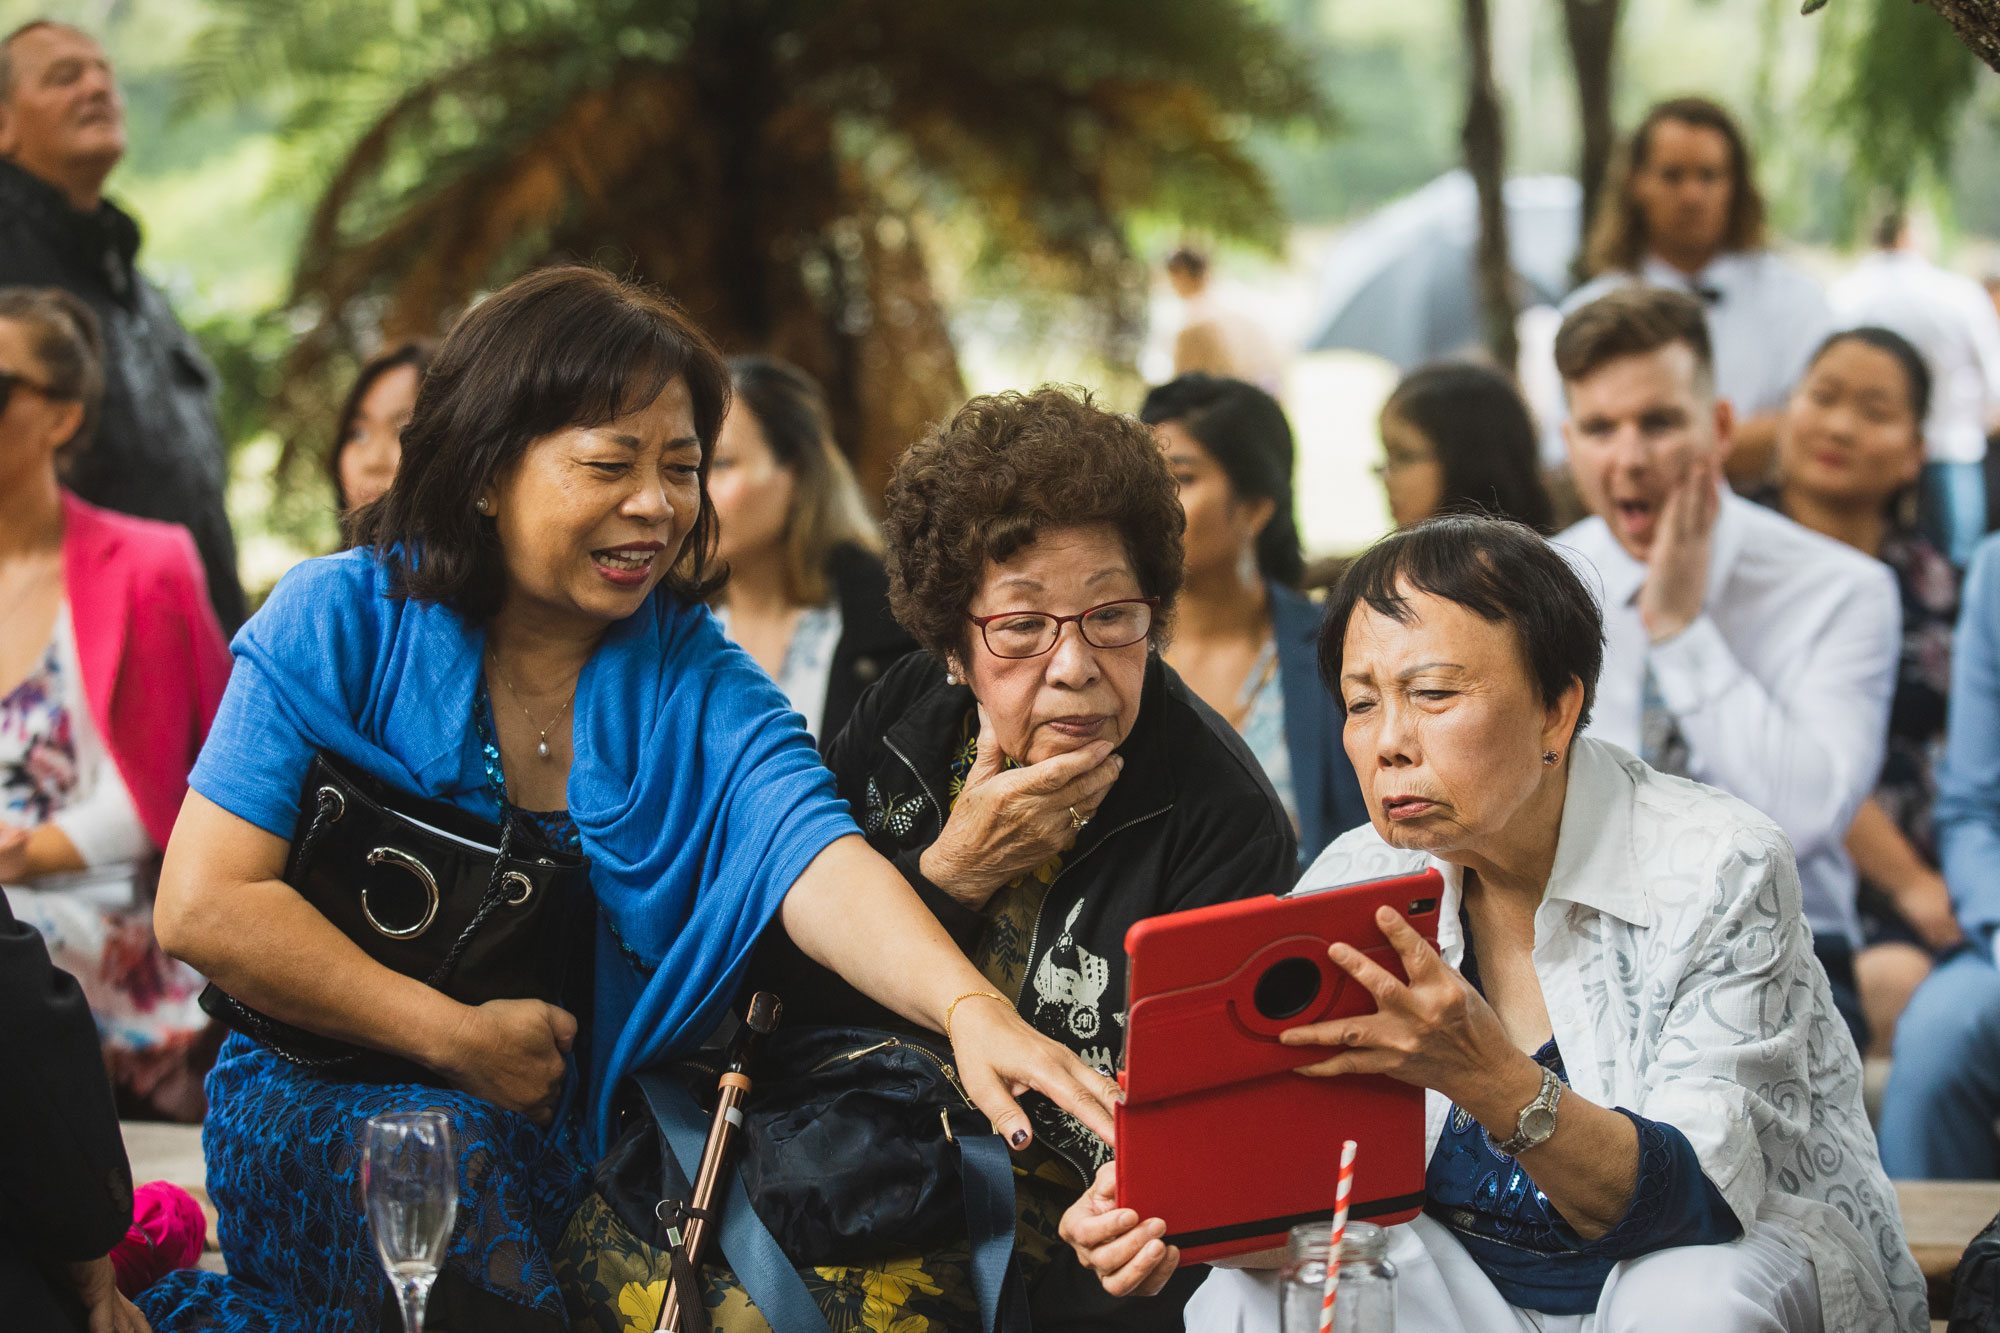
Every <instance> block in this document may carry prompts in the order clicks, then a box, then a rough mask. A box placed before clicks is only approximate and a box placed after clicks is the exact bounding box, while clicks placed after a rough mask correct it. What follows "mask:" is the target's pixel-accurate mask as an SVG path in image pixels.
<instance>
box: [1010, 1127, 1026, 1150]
mask: <svg viewBox="0 0 2000 1333" xmlns="http://www.w3.org/2000/svg"><path fill="white" fill-rule="evenodd" d="M1007 1142H1009V1143H1011V1144H1013V1145H1014V1146H1015V1147H1016V1148H1025V1147H1027V1146H1028V1131H1027V1130H1025V1129H1017V1130H1015V1131H1014V1136H1013V1137H1012V1138H1010V1139H1008V1140H1007Z"/></svg>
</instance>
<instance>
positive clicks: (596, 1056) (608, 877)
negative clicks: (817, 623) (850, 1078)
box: [188, 550, 857, 1155]
mask: <svg viewBox="0 0 2000 1333" xmlns="http://www.w3.org/2000/svg"><path fill="white" fill-rule="evenodd" d="M484 648H485V633H484V631H482V630H480V629H477V628H474V627H471V626H468V625H467V624H466V623H465V622H464V621H463V620H462V619H460V617H459V616H458V614H457V613H456V612H454V611H453V610H451V609H450V608H449V607H447V606H443V605H440V604H437V603H426V602H416V601H406V600H400V599H397V598H393V597H390V596H388V595H387V575H386V573H385V571H384V570H383V568H382V567H381V565H380V564H379V563H378V562H377V561H376V560H375V559H374V558H373V556H372V555H371V554H370V553H369V552H367V551H363V550H356V551H347V552H343V553H342V554H340V555H335V556H328V557H326V558H324V559H319V560H309V561H306V562H305V563H304V564H302V565H299V566H298V567H297V568H295V569H294V570H292V572H291V573H289V574H287V575H286V576H285V577H284V578H283V579H282V580H281V581H280V582H279V584H278V586H277V588H276V589H275V590H273V592H272V593H271V596H270V598H269V600H267V601H266V602H265V603H264V606H263V607H262V609H260V610H259V611H258V612H257V614H256V615H255V616H253V617H252V618H251V619H250V621H249V622H248V623H247V624H245V625H244V627H243V629H242V630H241V631H240V632H239V633H238V634H237V636H236V640H235V642H234V643H233V644H232V645H231V651H232V652H234V654H235V656H236V668H235V671H234V673H233V675H232V676H231V678H230V682H229V688H228V691H227V693H226V694H225V695H224V696H223V700H222V705H221V708H220V710H219V711H218V713H217V715H216V719H215V723H214V725H213V726H212V728H211V729H210V732H209V736H208V741H207V744H206V745H205V746H204V747H203V749H202V752H201V757H200V759H199V760H198V761H197V762H196V764H195V768H194V772H193V773H192V774H191V775H190V776H189V779H188V781H189V785H190V786H192V787H193V788H194V789H195V790H197V791H199V792H200V793H201V794H202V795H203V796H206V797H207V798H208V799H209V800H211V801H214V802H215V803H216V804H217V805H219V806H221V807H222V808H223V809H225V810H228V811H230V812H231V813H233V814H235V815H237V816H239V817H240V818H243V819H246V820H248V821H249V822H250V823H252V824H255V825H257V826H258V827H259V828H262V829H264V830H266V831H268V832H270V833H273V834H275V835H277V836H278V837H281V838H287V839H288V838H290V837H291V835H292V831H293V828H294V826H295V824H296V821H297V819H298V801H299V787H300V783H301V781H302V780H303V776H304V771H305V766H306V764H307V762H308V761H309V760H310V758H311V756H312V752H313V751H314V750H315V749H325V750H329V751H332V752H333V753H335V754H338V755H340V756H341V757H342V758H344V759H347V760H349V761H350V762H352V763H355V764H357V765H359V766H360V767H362V768H364V769H366V770H367V771H368V772H370V773H372V774H374V775H375V776H376V777H378V778H380V779H382V780H383V781H385V782H389V783H392V784H394V785H396V786H398V787H401V788H402V789H404V790H407V791H413V792H416V793H418V794H420V795H424V796H429V797H433V798H436V799H439V800H446V801H450V802H453V803H454V804H457V805H460V806H462V807H464V808H465V809H467V810H471V811H474V812H475V813H478V814H480V815H483V816H485V817H488V818H491V817H492V816H493V814H494V810H493V802H492V799H491V797H490V796H489V795H488V793H487V789H486V783H485V768H484V759H483V756H482V754H481V752H480V747H479V743H478V740H477V737H476V735H475V731H474V728H473V725H472V707H473V699H474V692H475V690H476V688H477V686H478V683H479V677H480V671H481V658H482V654H483V652H484ZM573 725H574V746H575V762H574V764H573V765H572V767H571V769H570V776H569V789H568V790H569V813H570V816H571V818H573V819H574V820H575V821H576V826H577V829H578V831H579V833H580V834H581V835H582V841H583V850H584V851H585V852H586V853H587V854H588V855H589V857H590V862H591V871H590V882H591V887H592V889H593V891H594V892H595V894H596V896H597V900H598V903H599V905H600V907H601V915H600V926H599V930H598V942H597V985H596V993H595V1002H594V1015H593V1033H592V1046H591V1051H592V1057H593V1058H592V1059H591V1060H590V1061H589V1062H588V1067H589V1069H590V1070H591V1086H590V1087H589V1088H588V1089H586V1090H585V1092H586V1095H587V1097H588V1100H587V1102H586V1106H587V1107H588V1117H587V1119H586V1121H585V1126H584V1127H585V1131H586V1133H585V1146H586V1149H587V1150H588V1151H590V1152H591V1153H592V1154H593V1155H595V1154H596V1153H597V1152H599V1151H601V1148H602V1145H603V1144H604V1142H605V1141H606V1138H605V1136H606V1135H607V1134H608V1132H609V1129H610V1101H611V1095H610V1094H611V1092H612V1091H613V1090H614V1089H616V1088H617V1086H618V1083H619V1081H620V1079H622V1078H623V1077H624V1076H625V1075H627V1074H629V1073H630V1072H632V1071H633V1070H635V1069H639V1068H643V1067H644V1066H646V1065H648V1064H650V1063H652V1062H654V1061H656V1060H660V1059H664V1058H671V1057H673V1056H675V1055H678V1054H681V1053H683V1052H685V1051H687V1050H689V1049H691V1048H693V1047H695V1046H697V1045H698V1044H699V1043H700V1042H701V1040H702V1038H703V1037H705V1036H706V1035H707V1034H708V1033H709V1032H710V1031H711V1030H712V1029H713V1028H714V1026H715V1023H716V1022H717V1020H718V1019H719V1018H720V1016H721V1013H722V1010H723V1008H724V1006H725V1005H727V1003H728V1002H729V1000H730V999H731V998H732V995H733V992H734V988H735V986H736V984H737V982H738V979H739V976H740V974H741V970H742V967H743V965H744V963H745V962H746V961H747V959H748V957H749V954H750V951H751V949H752V948H753V947H754V945H755V944H756V941H757V937H758V935H759V934H760V933H761V932H762V931H763V929H764V927H765V926H766V925H767V924H768V923H769V922H770V920H771V918H772V916H773V915H774V914H775V913H776V912H777V910H778V905H779V903H780V902H781V901H782V900H783V898H784V896H785V893H786V891H787V890H789V889H790V888H791V886H792V883H793V881H795V880H796V879H797V878H798V876H799V874H800V872H802V871H803V870H804V869H805V867H806V866H807V865H808V864H809V863H810V862H811V861H812V859H813V858H814V857H815V856H817V855H819V853H820V852H821V851H822V850H824V849H825V847H826V846H827V845H828V844H829V843H831V842H833V841H834V840H835V839H837V838H840V837H842V836H844V835H846V834H849V833H855V832H857V830H856V828H855V825H854V821H853V820H852V818H851V817H850V816H849V814H848V811H847V805H846V803H845V802H844V801H842V800H841V799H840V798H839V797H837V796H836V795H835V794H834V789H833V779H832V777H831V775H829V774H828V773H827V771H826V769H825V768H824V767H823V766H822V765H821V763H820V761H819V756H818V755H817V753H816V752H815V751H814V749H813V745H812V742H811V740H810V739H809V738H808V737H807V735H806V732H805V729H804V726H803V725H802V723H801V720H800V718H799V717H798V715H797V714H795V713H794V712H792V710H791V708H790V706H789V705H788V704H787V703H786V701H785V696H784V695H783V694H782V693H781V692H780V691H779V690H778V688H777V686H776V685H774V684H772V683H771V680H770V678H769V677H767V676H766V675H765V674H764V673H763V672H762V671H761V670H759V669H758V667H757V665H756V664H755V663H754V662H753V661H752V660H751V659H750V657H749V655H748V654H746V653H744V652H743V651H742V650H741V649H739V648H737V647H735V646H734V645H732V644H730V643H729V642H728V641H727V640H726V639H725V638H724V637H723V635H722V632H721V630H720V628H719V627H718V626H717V625H716V623H715V619H714V617H713V616H711V615H710V614H709V612H708V610H707V609H706V608H705V607H699V606H688V605H685V604H683V603H682V602H681V601H680V600H679V599H677V598H676V597H674V596H673V595H672V594H671V593H668V592H665V591H662V592H658V593H656V594H654V596H653V597H652V598H651V599H650V600H649V601H648V602H647V604H646V605H645V606H644V607H642V608H641V609H640V610H639V612H638V613H637V614H635V615H633V616H631V617H630V618H628V619H626V620H624V621H621V622H619V623H617V624H615V625H613V626H612V627H611V629H610V631H609V632H608V633H607V634H606V635H605V638H604V641H603V643H602V644H601V645H600V646H599V648H598V650H597V652H596V653H595V655H593V656H592V658H591V659H590V661H589V663H588V664H587V665H586V666H585V667H584V669H583V674H582V676H581V677H580V678H579V680H578V681H577V690H576V703H575V718H574V724H573ZM606 921H608V923H609V925H610V927H611V928H612V929H615V930H616V932H617V939H618V940H622V941H623V943H624V944H625V945H626V946H627V947H628V948H629V949H630V950H631V951H632V952H634V953H636V954H637V955H638V957H639V959H640V961H641V962H642V963H643V964H644V967H645V969H646V970H645V973H644V975H642V974H641V973H640V972H639V971H637V970H635V969H634V968H633V967H632V965H631V964H630V963H629V962H628V961H627V960H626V959H625V958H624V957H622V956H621V954H620V951H619V949H618V947H617V943H616V941H614V940H613V939H612V937H611V935H610V933H609V931H607V930H606V929H605V928H604V923H605V922H606Z"/></svg>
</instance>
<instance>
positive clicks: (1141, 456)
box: [882, 385, 1187, 661]
mask: <svg viewBox="0 0 2000 1333" xmlns="http://www.w3.org/2000/svg"><path fill="white" fill-rule="evenodd" d="M883 507H884V511H885V512H884V515H883V523H882V526H883V529H884V531H885V532H886V534H887V536H888V539H889V543H888V551H887V553H886V560H885V563H886V564H887V566H888V569H889V609H890V611H892V612H893V613H894V614H895V617H896V620H897V622H898V623H899V624H901V625H902V626H903V628H904V629H906V630H908V631H909V632H910V637H912V638H914V639H915V640H916V641H917V642H918V643H920V644H922V645H923V647H924V648H925V649H926V650H927V651H929V652H930V654H931V655H932V656H933V657H936V658H938V659H939V660H940V661H948V660H949V659H950V657H951V656H952V655H953V654H954V653H961V652H963V650H964V649H965V646H966V644H967V642H968V640H967V637H966V636H967V632H968V630H969V627H970V626H969V622H968V621H967V620H966V618H965V617H966V612H967V610H968V609H969V608H970V607H971V605H972V599H973V597H974V596H975V595H977V593H978V591H979V584H980V581H981V580H982V579H984V578H985V576H986V562H987V561H988V560H992V561H994V562H996V563H1004V562H1005V561H1007V560H1009V559H1011V558H1012V557H1013V556H1014V555H1015V554H1016V553H1018V552H1020V551H1021V550H1023V549H1025V548H1026V547H1029V546H1032V545H1034V543H1035V541H1036V540H1037V539H1038V538H1039V537H1041V535H1042V534H1043V533H1046V532H1052V531H1055V530H1057V529H1059V528H1071V527H1080V526H1082V525H1084V524H1088V523H1109V524H1110V525H1111V526H1112V527H1114V528H1116V529H1117V530H1118V536H1119V538H1120V540H1121V541H1122V543H1123V545H1124V547H1125V556H1126V558H1127V559H1128V560H1130V561H1131V562H1132V572H1133V573H1134V574H1135V575H1137V576H1138V580H1139V591H1140V592H1141V593H1142V594H1144V595H1145V596H1147V597H1157V598H1159V600H1160V606H1159V610H1158V611H1157V612H1156V613H1155V614H1154V616H1153V632H1152V635H1151V638H1152V643H1153V647H1154V648H1156V649H1157V648H1159V647H1160V646H1161V645H1162V644H1164V643H1165V642H1166V637H1167V633H1168V629H1169V626H1170V624H1171V622H1172V618H1173V607H1174V599H1175V598H1177V597H1178V596H1180V591H1181V578H1182V569H1181V561H1182V558H1183V557H1182V551H1181V533H1182V531H1183V529H1185V528H1186V526H1187V518H1186V516H1185V515H1184V514H1183V513H1182V512H1181V500H1180V488H1179V487H1177V486H1175V485H1174V479H1173V476H1172V474H1170V473H1169V472H1168V471H1167V460H1166V457H1165V456H1164V455H1163V454H1161V452H1160V447H1159V445H1158V444H1156V443H1155V442H1154V440H1153V432H1152V431H1151V430H1149V429H1147V428H1146V427H1145V426H1144V425H1142V424H1141V423H1140V422H1138V421H1137V420H1135V419H1134V418H1132V417H1128V416H1120V415H1118V414H1116V413H1113V412H1106V411H1105V410H1104V409H1103V408H1101V407H1098V406H1097V405H1096V404H1094V403H1093V402H1091V400H1090V395H1089V394H1087V393H1085V392H1083V391H1082V390H1080V389H1067V388H1060V387H1057V386H1054V385H1044V386H1043V387H1042V388H1039V389H1036V390H1035V391H1034V392H1033V393H995V394H988V395H986V396H984V397H981V398H974V399H973V400H972V401H970V402H968V403H967V404H966V405H965V406H964V407H961V408H960V409H959V410H958V414H957V415H956V416H954V417H952V419H951V420H950V421H948V422H946V423H944V424H943V425H941V426H938V427H936V428H934V429H933V430H932V431H931V433H930V434H929V435H928V436H926V437H925V438H924V439H922V440H919V441H918V442H917V443H915V444H913V445H911V446H910V448H909V450H908V451H907V452H906V453H904V455H903V456H902V458H900V459H899V460H897V463H896V471H895V474H894V475H893V476H892V477H890V479H889V489H888V492H887V494H886V495H885V496H884V500H883Z"/></svg>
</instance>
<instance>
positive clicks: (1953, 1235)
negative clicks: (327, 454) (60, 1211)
mask: <svg viewBox="0 0 2000 1333" xmlns="http://www.w3.org/2000/svg"><path fill="white" fill-rule="evenodd" d="M124 1130H125V1153H126V1155H127V1156H128V1157H130V1158H131V1160H132V1179H133V1180H135V1181H145V1180H166V1181H171V1182H173V1183H174V1184H176V1185H179V1186H181V1187H182V1188H183V1189H186V1190H187V1191H188V1192H189V1193H191V1194H193V1195H194V1196H195V1198H197V1199H199V1200H200V1201H201V1204H202V1207H203V1209H204V1210H208V1211H209V1247H210V1248H209V1250H208V1252H207V1253H205V1254H204V1255H203V1256H202V1265H201V1266H202V1267H203V1268H211V1269H214V1270H215V1271H216V1272H221V1271H222V1256H221V1255H220V1254H219V1253H217V1252H216V1250H215V1249H214V1244H215V1233H214V1212H213V1210H212V1209H211V1208H210V1205H209V1202H208V1192H207V1190H206V1189H205V1188H204V1184H205V1181H206V1179H207V1172H206V1170H205V1168H204V1166H203V1163H202V1157H201V1128H200V1126H198V1125H155V1124H144V1123H140V1122H137V1121H132V1122H128V1123H126V1125H125V1126H124ZM1896 1200H1897V1203H1898V1205H1899V1206H1900V1207H1901V1209H1902V1212H1903V1227H1904V1230H1905V1231H1907V1232H1908V1234H1909V1238H1910V1252H1911V1253H1912V1254H1914V1255H1915V1256H1916V1259H1917V1267H1918V1268H1920V1269H1922V1270H1923V1274H1924V1280H1925V1282H1927V1283H1928V1284H1929V1285H1930V1298H1931V1315H1932V1317H1933V1318H1935V1319H1940V1320H1941V1319H1943V1318H1944V1317H1945V1316H1946V1315H1947V1314H1948V1313H1949V1312H1950V1310H1951V1279H1952V1274H1953V1273H1954V1272H1955V1271H1956V1270H1957V1268H1958V1260H1959V1256H1960V1255H1962V1254H1964V1253H1965V1247H1966V1245H1967V1244H1968V1243H1969V1242H1970V1241H1971V1240H1972V1238H1973V1237H1974V1236H1976V1235H1978V1234H1979V1232H1980V1230H1981V1229H1982V1228H1984V1227H1985V1225H1986V1224H1987V1223H1988V1222H1990V1221H1992V1220H1993V1218H1994V1216H1995V1215H2000V1181H1961V1180H1899V1181H1897V1182H1896ZM1940 1327H1941V1325H1940Z"/></svg>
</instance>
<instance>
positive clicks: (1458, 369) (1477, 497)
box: [1382, 361, 1555, 533]
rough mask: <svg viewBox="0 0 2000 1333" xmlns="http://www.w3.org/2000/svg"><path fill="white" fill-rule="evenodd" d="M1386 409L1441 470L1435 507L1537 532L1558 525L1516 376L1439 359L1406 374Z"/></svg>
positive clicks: (1474, 363) (1443, 511)
mask: <svg viewBox="0 0 2000 1333" xmlns="http://www.w3.org/2000/svg"><path fill="white" fill-rule="evenodd" d="M1382 415H1383V416H1385V417H1391V416H1393V417H1396V418H1398V419H1400V420H1402V421H1404V422H1406V423H1408V424H1409V425H1410V426H1411V427H1413V428H1414V429H1415V430H1416V431H1417V433H1418V434H1420V435H1422V436H1423V437H1424V440H1425V442H1426V443H1428V444H1429V445H1430V447H1431V452H1432V453H1433V454H1435V455H1436V456H1437V461H1438V466H1439V469H1440V470H1441V471H1442V472H1443V474H1444V485H1443V488H1442V489H1443V492H1444V494H1443V497H1442V498H1441V499H1440V501H1439V503H1438V510H1437V512H1439V513H1441V514H1443V513H1454V512H1458V513H1463V512H1473V511H1476V512H1483V513H1487V514H1491V515H1493V516H1494V517H1495V518H1511V519H1515V520H1517V521H1518V522H1522V523H1525V524H1527V525H1528V526H1529V527H1531V528H1533V529H1534V530H1535V531H1537V532H1544V533H1545V532H1550V531H1552V530H1553V529H1554V527H1555V506H1554V505H1553V504H1552V503H1551V502H1550V500H1549V492H1548V488H1547V487H1545V486H1543V485H1542V465H1541V452H1540V448H1539V444H1538V441H1537V438H1536V435H1535V422H1534V418H1533V417H1531V416H1530V415H1529V414H1528V405H1527V403H1525V402H1523V401H1522V399H1521V394H1520V391H1519V390H1518V389H1516V388H1515V387H1514V382H1513V381H1512V380H1510V379H1508V378H1507V377H1506V376H1505V375H1503V374H1501V373H1500V372H1499V371H1497V370H1495V369H1493V368H1492V367H1491V366H1482V365H1480V364H1478V363H1477V362H1473V361H1436V362H1432V363H1431V364H1430V365H1427V366H1419V367H1418V368H1417V369H1415V370H1413V371H1411V372H1410V373H1409V374H1408V375H1406V376H1404V377H1403V382H1402V383H1400V384H1398V385H1397V386H1396V391H1395V392H1394V393H1392V394H1390V395H1389V401H1388V402H1387V403H1385V404H1384V405H1383V407H1382Z"/></svg>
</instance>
